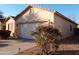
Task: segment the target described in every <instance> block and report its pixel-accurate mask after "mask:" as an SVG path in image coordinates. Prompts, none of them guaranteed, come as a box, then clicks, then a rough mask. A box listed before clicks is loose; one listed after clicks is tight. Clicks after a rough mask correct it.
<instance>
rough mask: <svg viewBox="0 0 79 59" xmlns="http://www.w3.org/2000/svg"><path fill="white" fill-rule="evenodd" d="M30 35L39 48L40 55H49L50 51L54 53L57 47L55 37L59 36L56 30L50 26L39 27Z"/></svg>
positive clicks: (57, 41)
mask: <svg viewBox="0 0 79 59" xmlns="http://www.w3.org/2000/svg"><path fill="white" fill-rule="evenodd" d="M32 35H33V36H34V37H35V39H36V42H37V45H38V46H39V48H40V54H50V52H51V51H56V50H57V49H58V47H59V40H58V39H57V36H59V35H61V34H60V32H59V31H58V29H55V28H53V27H52V26H39V27H38V28H36V29H35V31H33V32H32Z"/></svg>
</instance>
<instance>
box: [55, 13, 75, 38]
mask: <svg viewBox="0 0 79 59" xmlns="http://www.w3.org/2000/svg"><path fill="white" fill-rule="evenodd" d="M54 26H55V28H57V29H59V30H60V32H61V34H62V39H63V38H67V37H69V36H71V35H73V31H74V29H73V30H72V31H70V26H72V28H76V25H75V24H73V23H71V22H69V21H67V20H66V19H64V18H62V17H60V16H58V15H56V14H54Z"/></svg>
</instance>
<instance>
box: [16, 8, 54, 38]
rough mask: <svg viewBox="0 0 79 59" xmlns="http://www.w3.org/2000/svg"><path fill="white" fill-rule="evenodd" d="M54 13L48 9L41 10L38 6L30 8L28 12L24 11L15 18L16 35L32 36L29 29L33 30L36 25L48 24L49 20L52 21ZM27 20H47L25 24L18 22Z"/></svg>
mask: <svg viewBox="0 0 79 59" xmlns="http://www.w3.org/2000/svg"><path fill="white" fill-rule="evenodd" d="M53 15H54V13H51V12H49V11H46V10H43V9H39V8H35V7H34V8H32V9H31V12H30V10H29V11H28V12H26V13H25V14H24V15H22V16H19V18H17V20H16V24H18V26H17V36H19V37H24V38H30V39H31V38H32V36H31V35H30V34H31V31H33V30H34V29H35V28H36V27H37V26H40V25H44V26H46V25H48V23H49V20H50V22H53V20H54V17H53ZM27 21H30V22H31V21H47V22H45V23H30V24H28V23H26V24H20V23H25V22H27Z"/></svg>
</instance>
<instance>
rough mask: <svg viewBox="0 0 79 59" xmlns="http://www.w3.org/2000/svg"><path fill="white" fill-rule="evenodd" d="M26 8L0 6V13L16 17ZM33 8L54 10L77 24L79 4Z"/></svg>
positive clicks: (48, 5)
mask: <svg viewBox="0 0 79 59" xmlns="http://www.w3.org/2000/svg"><path fill="white" fill-rule="evenodd" d="M27 6H28V5H27V4H0V11H1V12H3V15H4V16H5V17H6V16H16V15H17V14H19V13H20V12H21V11H22V10H24V9H25V8H26V7H27ZM35 6H40V7H43V8H48V9H49V10H56V11H58V12H60V13H61V14H63V15H65V16H66V17H69V18H71V19H72V20H73V21H75V22H77V23H79V4H36V5H35Z"/></svg>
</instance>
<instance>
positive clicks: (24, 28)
mask: <svg viewBox="0 0 79 59" xmlns="http://www.w3.org/2000/svg"><path fill="white" fill-rule="evenodd" d="M35 28H36V24H22V25H21V34H20V35H21V37H22V38H28V39H33V36H32V35H31V32H32V31H33V30H34V29H35Z"/></svg>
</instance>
